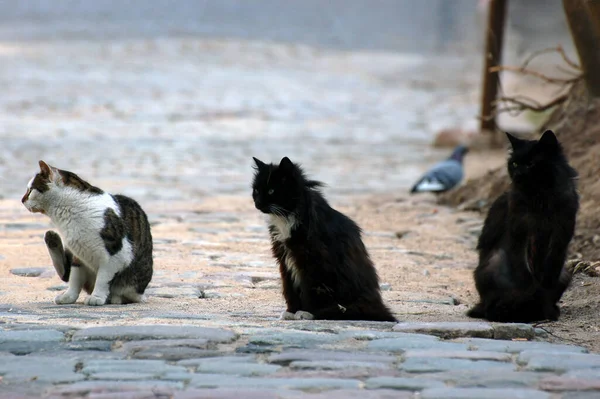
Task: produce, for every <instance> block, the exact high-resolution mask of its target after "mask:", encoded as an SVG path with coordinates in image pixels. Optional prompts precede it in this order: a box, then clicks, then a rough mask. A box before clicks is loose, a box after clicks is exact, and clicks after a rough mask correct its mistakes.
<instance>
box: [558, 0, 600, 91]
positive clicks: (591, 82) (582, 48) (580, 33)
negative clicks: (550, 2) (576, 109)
mask: <svg viewBox="0 0 600 399" xmlns="http://www.w3.org/2000/svg"><path fill="white" fill-rule="evenodd" d="M562 3H563V8H564V10H565V14H566V16H567V22H568V24H569V29H570V30H571V37H572V38H573V43H575V48H576V49H577V54H578V55H579V61H580V63H581V69H582V70H583V76H584V78H585V82H586V86H587V88H588V92H589V93H590V94H591V95H592V96H593V97H600V73H599V71H600V33H598V32H597V30H596V28H597V26H598V24H600V21H595V20H593V19H594V18H595V17H597V15H598V14H597V12H598V4H597V2H595V1H588V2H587V7H586V6H585V4H584V3H583V1H582V0H563V2H562Z"/></svg>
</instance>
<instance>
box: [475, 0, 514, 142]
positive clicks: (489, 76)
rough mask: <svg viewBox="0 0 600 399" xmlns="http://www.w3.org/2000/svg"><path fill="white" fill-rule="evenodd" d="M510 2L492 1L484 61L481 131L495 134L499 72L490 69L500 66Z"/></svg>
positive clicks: (490, 3)
mask: <svg viewBox="0 0 600 399" xmlns="http://www.w3.org/2000/svg"><path fill="white" fill-rule="evenodd" d="M507 6H508V0H490V2H489V5H488V22H487V30H486V42H485V58H484V60H483V64H484V66H483V93H482V96H481V125H480V129H481V131H482V132H483V131H488V133H490V134H493V132H494V131H495V129H496V118H495V117H492V115H494V113H495V112H496V105H495V101H496V95H497V94H498V83H499V80H500V79H499V72H490V68H493V67H495V66H498V65H500V60H501V59H502V44H503V42H504V40H503V39H504V24H505V22H506V10H507Z"/></svg>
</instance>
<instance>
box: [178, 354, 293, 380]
mask: <svg viewBox="0 0 600 399" xmlns="http://www.w3.org/2000/svg"><path fill="white" fill-rule="evenodd" d="M178 364H179V365H181V366H185V367H195V368H196V372H197V373H209V374H211V373H212V374H231V375H240V376H259V375H268V374H273V373H275V372H277V371H278V370H280V369H281V366H277V365H273V364H262V363H256V360H255V359H254V357H253V356H223V357H211V358H205V359H189V360H183V361H180V362H179V363H178Z"/></svg>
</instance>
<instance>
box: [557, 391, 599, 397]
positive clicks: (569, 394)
mask: <svg viewBox="0 0 600 399" xmlns="http://www.w3.org/2000/svg"><path fill="white" fill-rule="evenodd" d="M561 399H598V392H595V391H591V392H585V391H584V392H562V393H561Z"/></svg>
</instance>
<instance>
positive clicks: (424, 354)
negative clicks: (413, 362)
mask: <svg viewBox="0 0 600 399" xmlns="http://www.w3.org/2000/svg"><path fill="white" fill-rule="evenodd" d="M403 357H404V358H405V359H408V358H411V357H416V358H429V357H431V358H452V359H471V360H495V361H499V362H509V361H511V360H512V356H511V355H510V354H509V353H503V352H486V351H445V350H433V349H415V350H408V351H406V352H404V354H403Z"/></svg>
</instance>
